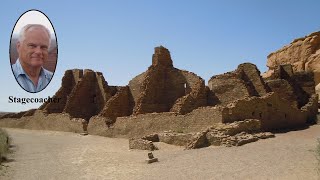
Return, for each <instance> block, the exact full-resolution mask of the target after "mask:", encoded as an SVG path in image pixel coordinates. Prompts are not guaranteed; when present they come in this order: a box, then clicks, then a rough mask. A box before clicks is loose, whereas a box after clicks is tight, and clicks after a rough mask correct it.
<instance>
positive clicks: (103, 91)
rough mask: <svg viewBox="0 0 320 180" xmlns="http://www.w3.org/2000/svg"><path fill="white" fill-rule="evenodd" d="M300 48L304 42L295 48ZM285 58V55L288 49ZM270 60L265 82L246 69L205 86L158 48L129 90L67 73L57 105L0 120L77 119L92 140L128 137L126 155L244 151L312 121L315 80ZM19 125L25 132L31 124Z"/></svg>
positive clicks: (97, 76)
mask: <svg viewBox="0 0 320 180" xmlns="http://www.w3.org/2000/svg"><path fill="white" fill-rule="evenodd" d="M312 35H313V36H314V35H316V38H315V37H314V38H313V39H315V40H312V39H311V40H309V41H310V42H313V44H315V45H316V46H317V47H320V46H319V45H318V43H315V41H316V42H318V41H317V39H318V38H317V37H318V33H315V34H312ZM300 41H303V42H304V41H305V40H298V41H295V42H300ZM309 41H308V42H309ZM300 44H301V42H300ZM302 44H303V43H302ZM311 44H312V43H311ZM313 44H312V45H313ZM308 47H309V46H308ZM294 49H295V48H294ZM313 49H316V48H313ZM283 51H286V49H285V50H282V51H281V53H282V54H286V55H288V54H292V51H293V50H288V51H290V52H291V53H289V52H288V53H284V52H283ZM299 52H300V51H299ZM308 52H309V51H308ZM312 52H313V51H312ZM281 53H280V54H281ZM316 54H319V53H318V51H317V53H316ZM309 55H310V54H309ZM279 56H280V55H279ZM311 56H312V58H313V60H312V62H313V61H317V58H318V57H319V56H316V57H314V52H313V54H312V53H311V55H310V57H311ZM271 57H278V55H277V56H275V55H274V53H272V54H271V55H269V60H268V65H269V67H270V68H271V67H272V68H271V71H272V73H270V72H267V74H268V76H264V77H262V76H261V75H260V74H261V73H260V71H259V70H258V69H257V67H256V66H255V65H254V64H251V63H243V64H240V65H239V66H238V68H237V69H236V70H234V71H232V72H227V73H225V74H221V75H215V76H213V77H211V79H210V80H209V82H208V86H206V85H205V82H204V80H203V79H202V78H201V77H199V76H197V75H196V74H194V73H192V72H188V71H185V70H179V69H177V68H175V67H174V66H173V61H172V59H171V56H170V52H169V51H168V49H166V48H165V47H163V46H160V47H156V48H155V52H154V54H153V56H152V65H151V66H150V67H149V68H148V69H147V71H146V72H143V73H142V74H140V75H138V76H136V77H135V78H133V79H132V80H131V81H130V82H129V84H128V85H127V86H110V85H108V83H107V82H106V80H105V78H104V77H103V75H102V73H100V72H94V71H92V70H79V69H73V70H67V71H66V72H65V75H64V77H63V79H62V84H61V87H60V89H59V90H58V91H57V92H56V94H55V95H54V96H53V98H61V101H60V102H59V103H44V104H43V105H42V106H41V107H40V108H39V109H38V110H30V111H28V112H26V113H22V112H21V113H18V114H7V115H5V116H3V117H2V119H5V118H21V117H25V118H27V117H31V118H32V117H33V116H37V115H39V113H42V114H44V115H45V116H48V117H49V116H50V115H54V114H55V115H58V116H57V117H56V118H59V114H64V115H65V114H67V115H68V116H69V118H70V120H74V119H82V121H78V122H77V123H79V122H82V123H83V122H86V123H87V125H88V131H89V133H90V134H96V135H102V136H108V137H127V138H130V143H129V144H130V148H139V149H149V150H155V149H157V147H156V146H155V145H154V144H153V142H159V141H160V142H166V143H169V144H170V142H171V141H172V142H175V143H171V144H175V145H183V146H186V148H187V149H192V148H200V147H205V146H208V145H227V146H231V145H242V144H245V143H248V142H253V141H256V140H258V139H263V138H268V137H273V135H272V134H270V133H265V132H266V131H275V130H281V129H288V128H299V127H304V126H305V125H306V124H307V123H313V122H315V121H316V116H317V113H318V96H317V95H316V92H315V85H316V84H315V81H316V80H317V77H316V78H315V73H314V72H313V71H297V68H296V64H293V65H291V64H282V63H280V64H277V65H275V66H271V65H270V63H269V61H271V60H270V59H273V58H271ZM285 57H287V56H285ZM288 57H289V55H288ZM275 59H277V58H275ZM314 59H316V60H314ZM273 61H274V60H273ZM310 61H311V60H310ZM277 62H278V61H277ZM308 64H310V63H308ZM305 66H306V65H305ZM308 67H309V66H308ZM315 69H316V71H317V70H319V68H315ZM316 71H315V72H316ZM21 119H23V118H21ZM1 121H2V122H3V120H1ZM1 121H0V125H1ZM26 121H27V120H26ZM234 123H235V124H234ZM20 124H23V125H24V127H26V126H27V125H26V124H28V122H26V123H20ZM68 124H69V122H68ZM243 124H246V125H245V126H243ZM11 126H14V125H12V123H11ZM71 126H72V125H71ZM42 127H45V125H42ZM86 127H87V126H86ZM221 127H223V128H221ZM243 127H245V128H243ZM252 127H254V128H252ZM46 128H49V129H50V127H49V126H48V127H46ZM230 129H233V130H230ZM229 131H233V132H237V133H229ZM155 133H156V134H155ZM168 139H169V140H168ZM170 139H171V140H170Z"/></svg>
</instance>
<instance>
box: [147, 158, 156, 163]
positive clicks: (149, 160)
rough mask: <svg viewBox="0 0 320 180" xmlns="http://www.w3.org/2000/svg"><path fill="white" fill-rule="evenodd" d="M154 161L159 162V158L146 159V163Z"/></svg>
mask: <svg viewBox="0 0 320 180" xmlns="http://www.w3.org/2000/svg"><path fill="white" fill-rule="evenodd" d="M154 162H158V158H152V159H146V163H148V164H150V163H154Z"/></svg>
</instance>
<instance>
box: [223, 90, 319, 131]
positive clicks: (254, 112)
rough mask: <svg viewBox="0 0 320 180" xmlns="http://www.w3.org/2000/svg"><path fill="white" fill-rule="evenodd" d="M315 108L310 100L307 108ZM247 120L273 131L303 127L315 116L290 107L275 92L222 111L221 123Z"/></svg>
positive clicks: (304, 109) (235, 103) (243, 101)
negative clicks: (255, 120)
mask: <svg viewBox="0 0 320 180" xmlns="http://www.w3.org/2000/svg"><path fill="white" fill-rule="evenodd" d="M316 106H317V104H316V102H314V100H313V99H310V103H309V104H308V108H310V109H313V108H315V107H316ZM249 118H254V119H259V120H261V128H262V129H264V130H274V129H281V128H294V127H301V126H304V125H305V123H306V122H307V120H308V119H309V118H310V119H314V118H315V115H314V114H313V113H311V112H310V111H308V110H307V109H306V108H301V109H298V108H296V107H293V106H291V105H290V102H288V101H287V100H285V99H283V98H281V97H279V95H278V94H277V93H275V92H272V93H269V94H267V95H265V96H263V97H250V98H245V99H240V100H237V101H235V102H234V103H231V104H229V105H227V106H226V107H225V108H224V109H223V110H222V122H223V123H230V122H234V121H239V120H243V119H249Z"/></svg>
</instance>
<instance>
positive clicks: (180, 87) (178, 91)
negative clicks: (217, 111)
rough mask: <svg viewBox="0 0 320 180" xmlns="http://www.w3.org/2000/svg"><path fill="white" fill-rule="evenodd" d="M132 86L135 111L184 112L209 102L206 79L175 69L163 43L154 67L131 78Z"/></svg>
mask: <svg viewBox="0 0 320 180" xmlns="http://www.w3.org/2000/svg"><path fill="white" fill-rule="evenodd" d="M129 87H130V90H131V91H132V95H133V99H134V101H135V103H134V104H135V107H134V110H133V112H134V114H144V113H152V112H169V111H171V112H176V113H179V114H185V113H188V112H191V111H192V110H193V109H195V108H197V107H200V106H205V105H206V104H207V100H206V96H207V95H206V88H205V83H204V80H203V79H202V78H200V77H199V76H197V75H196V74H194V73H191V72H188V71H182V70H179V69H176V68H174V67H173V64H172V59H171V56H170V52H169V51H168V49H166V48H164V47H162V46H160V47H156V48H155V53H154V54H153V57H152V66H150V67H149V68H148V70H147V72H145V73H143V74H140V75H138V76H137V77H135V78H134V79H133V80H131V81H130V83H129Z"/></svg>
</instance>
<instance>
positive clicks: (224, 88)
mask: <svg viewBox="0 0 320 180" xmlns="http://www.w3.org/2000/svg"><path fill="white" fill-rule="evenodd" d="M208 86H209V89H210V91H211V92H209V93H210V94H211V96H209V98H210V99H208V101H209V102H210V104H213V105H216V104H222V105H226V104H229V103H231V102H233V101H235V100H237V99H241V98H244V97H251V96H263V95H265V94H266V93H268V92H270V88H269V87H268V86H267V85H266V84H265V82H264V80H263V79H262V77H261V76H260V71H259V70H258V68H257V67H256V65H254V64H251V63H243V64H240V65H239V66H238V68H237V69H236V70H235V71H232V72H228V73H225V74H221V75H216V76H213V77H212V78H211V79H210V80H209V82H208ZM210 94H209V95H210Z"/></svg>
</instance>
